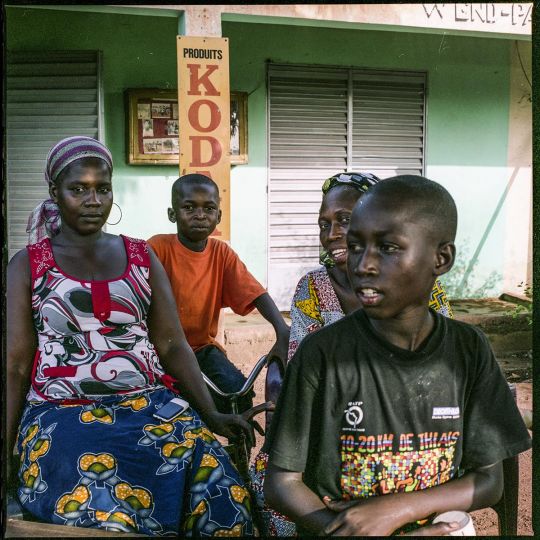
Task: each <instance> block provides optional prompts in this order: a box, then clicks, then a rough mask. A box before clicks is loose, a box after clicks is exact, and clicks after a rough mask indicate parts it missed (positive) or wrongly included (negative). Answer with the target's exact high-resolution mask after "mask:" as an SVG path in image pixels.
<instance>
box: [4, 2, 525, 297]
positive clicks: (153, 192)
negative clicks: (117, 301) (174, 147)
mask: <svg viewBox="0 0 540 540" xmlns="http://www.w3.org/2000/svg"><path fill="white" fill-rule="evenodd" d="M6 24H7V47H8V49H14V50H32V49H40V50H43V49H45V50H46V49H50V50H58V49H101V50H102V51H103V58H104V72H103V76H104V98H105V135H106V142H107V144H109V146H110V147H111V150H112V152H113V156H114V159H115V173H114V182H115V183H114V186H115V200H116V202H118V203H119V204H120V205H121V206H122V209H123V215H124V217H123V220H122V222H121V223H120V224H119V225H118V226H116V227H110V229H109V230H110V231H111V232H125V233H127V234H130V235H133V236H138V237H143V238H147V237H149V236H150V235H152V234H155V233H157V232H173V231H174V227H173V226H172V224H170V223H169V222H168V220H167V217H166V208H167V206H168V205H169V191H170V186H171V184H172V182H173V181H174V179H175V178H176V177H177V171H178V169H177V167H175V166H168V167H153V166H129V165H127V164H126V161H125V138H126V135H125V130H126V128H125V109H124V101H123V91H124V90H125V89H126V88H130V87H133V88H141V87H160V88H171V87H175V86H176V82H175V81H176V49H175V38H176V34H177V29H178V21H177V19H176V18H175V17H153V16H148V15H145V16H142V15H141V16H138V15H120V14H111V13H103V14H98V13H81V12H68V11H54V10H42V9H40V10H35V9H28V8H7V23H6ZM222 34H223V36H225V37H229V38H230V62H231V89H234V90H239V91H246V92H248V94H249V112H248V116H249V124H248V137H249V140H248V144H249V148H248V151H249V163H248V164H247V165H241V166H236V167H233V170H232V173H231V209H232V226H231V243H232V246H233V247H234V248H235V249H236V250H237V251H238V252H239V254H240V256H241V257H242V258H243V259H244V260H245V261H246V264H247V265H248V267H249V268H250V270H251V271H252V272H253V273H254V274H255V276H256V277H257V278H258V279H260V280H261V281H262V282H265V281H266V244H267V236H266V235H267V231H266V226H267V224H266V221H267V208H266V187H267V172H266V160H267V136H266V68H265V65H266V61H267V60H271V61H275V62H288V63H305V64H326V65H342V66H356V67H369V68H391V69H397V68H399V69H411V70H425V71H427V73H428V96H427V103H428V110H427V144H426V164H427V167H426V173H427V175H428V176H429V177H431V178H433V179H435V180H438V181H440V182H441V183H443V184H444V185H445V186H446V187H447V188H448V189H449V190H450V192H451V193H452V194H453V195H454V197H455V198H456V201H457V203H458V208H459V212H460V224H459V231H458V247H461V248H462V249H461V256H460V259H459V260H458V265H457V271H456V272H453V275H449V277H448V280H447V282H448V284H449V285H450V287H451V288H452V289H453V291H454V294H459V295H462V294H468V295H471V294H474V293H475V292H479V291H480V292H488V293H490V294H498V293H500V292H501V291H502V288H503V284H504V285H505V286H506V285H507V284H511V283H512V282H513V281H515V280H514V276H515V277H517V276H518V275H521V274H523V272H525V275H526V266H527V260H528V257H529V253H528V245H526V246H525V244H527V242H528V238H529V235H528V233H529V221H527V218H526V217H523V216H524V214H523V207H524V206H523V205H525V206H526V205H527V204H529V207H530V199H527V198H526V197H525V198H523V196H522V194H523V193H524V191H523V190H525V191H526V189H527V187H526V185H527V181H529V186H530V172H527V171H526V170H525V169H523V168H522V167H525V168H526V167H527V166H530V158H529V162H527V151H528V150H527V149H526V147H523V146H519V148H516V149H514V146H515V145H512V146H510V145H509V134H510V133H523V126H524V125H525V126H529V133H530V104H529V110H527V108H526V106H524V105H523V102H518V101H519V100H518V98H519V89H520V88H521V86H520V85H521V82H520V79H519V71H518V70H517V68H516V63H515V59H514V60H513V56H512V55H513V54H514V53H513V50H514V49H513V47H514V45H513V42H512V41H508V40H504V39H494V38H493V39H492V38H475V37H463V36H438V35H429V34H415V33H407V32H399V33H398V32H396V33H394V32H387V31H373V30H352V29H335V28H332V29H330V28H313V27H302V26H287V25H276V24H272V25H270V24H250V23H243V22H228V21H223V23H222ZM523 45H524V42H520V46H521V47H522V49H520V50H521V51H522V58H523V57H526V58H528V62H529V65H530V47H529V48H528V50H527V45H528V44H527V43H526V42H525V46H523ZM524 139H525V140H524V144H525V143H526V140H527V135H525V136H524ZM529 140H530V138H529ZM516 163H518V164H519V167H521V169H520V175H521V176H520V180H514V182H513V184H512V185H511V187H510V189H509V190H508V193H507V196H506V197H505V199H504V200H503V201H502V204H499V203H501V200H502V197H503V195H504V194H505V190H506V188H507V186H508V182H509V179H510V178H511V174H512V171H513V170H514V168H515V166H516ZM527 163H529V165H527ZM527 175H528V176H527ZM521 178H523V180H521ZM528 178H529V180H527V179H528ZM321 180H322V179H321ZM518 185H519V186H520V189H521V190H522V191H521V192H520V194H518V193H517V192H518V191H519V190H518V189H516V188H515V186H518ZM517 202H519V203H520V205H521V206H519V205H517ZM497 210H498V211H497ZM516 213H517V214H519V215H520V216H521V217H522V218H523V219H521V221H520V223H519V224H518V225H517V227H516V226H515V225H514V226H513V227H512V229H513V230H512V233H511V234H510V236H508V238H507V233H506V231H507V230H508V226H507V223H508V221H510V222H512V223H513V219H514V218H513V217H512V216H513V215H516ZM515 237H519V238H520V239H521V240H523V239H526V240H524V241H521V240H520V243H517V244H516V243H515V242H514V241H513V239H514V238H515ZM503 239H504V240H503ZM503 243H505V245H507V246H508V249H507V248H504V249H503V248H502V247H501V246H502V245H503ZM516 250H517V251H516ZM476 251H478V256H477V257H476V259H477V263H476V264H475V266H474V268H472V269H471V272H470V273H469V275H468V281H467V283H466V284H465V286H464V287H462V288H461V291H460V290H459V286H460V284H461V281H462V279H461V278H462V275H463V272H464V271H466V270H467V267H468V266H469V262H470V260H471V258H472V257H473V255H474V254H475V252H476ZM509 258H512V260H513V261H514V263H515V264H514V263H513V266H512V265H509V264H508V260H509ZM523 268H525V270H523ZM503 275H504V278H503ZM491 282H493V283H491ZM491 284H493V286H492V287H491ZM486 289H489V290H486Z"/></svg>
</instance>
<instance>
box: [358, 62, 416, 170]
mask: <svg viewBox="0 0 540 540" xmlns="http://www.w3.org/2000/svg"><path fill="white" fill-rule="evenodd" d="M352 78H353V85H352V86H353V96H352V101H353V107H352V108H353V120H352V161H351V167H350V170H353V171H355V170H356V171H368V172H371V173H373V174H376V175H377V176H379V177H380V178H388V177H390V176H395V175H397V174H420V175H421V174H423V170H424V96H425V80H426V77H425V74H424V73H399V74H398V73H395V72H394V73H392V72H390V73H388V72H380V71H367V70H366V71H356V70H355V71H353V73H352Z"/></svg>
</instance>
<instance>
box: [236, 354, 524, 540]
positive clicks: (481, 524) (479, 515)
mask: <svg viewBox="0 0 540 540" xmlns="http://www.w3.org/2000/svg"><path fill="white" fill-rule="evenodd" d="M238 367H239V368H240V369H241V370H242V371H243V373H244V374H248V373H249V371H250V369H251V367H252V366H251V365H250V364H246V365H238ZM265 373H266V370H263V371H262V372H261V374H260V375H259V378H258V380H257V381H256V383H255V393H256V398H255V400H254V402H255V404H258V403H261V402H262V401H263V398H264V377H265ZM512 382H514V384H515V385H516V387H517V402H518V407H519V408H521V409H529V410H532V383H531V382H530V381H527V382H515V381H512ZM258 418H259V422H260V423H261V425H264V415H260V416H259V417H258ZM262 442H263V438H262V437H261V436H260V435H258V434H257V446H256V448H255V451H254V453H253V454H252V457H254V456H255V455H256V453H257V452H258V450H259V448H260V446H261V445H262ZM531 467H532V451H531V450H529V451H528V452H524V453H523V454H521V455H520V458H519V482H520V484H519V487H520V489H519V507H518V512H519V514H518V535H519V536H532V535H533V530H532V472H531ZM472 515H473V520H474V524H475V527H476V534H477V535H478V536H498V524H497V514H496V513H495V511H494V510H491V509H486V510H478V511H476V512H473V513H472Z"/></svg>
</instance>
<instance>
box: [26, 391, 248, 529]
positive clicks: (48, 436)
mask: <svg viewBox="0 0 540 540" xmlns="http://www.w3.org/2000/svg"><path fill="white" fill-rule="evenodd" d="M175 396H176V394H174V393H173V392H171V391H170V390H168V389H165V388H162V389H161V388H160V389H157V390H151V391H145V392H140V393H138V394H135V395H134V394H130V395H129V396H126V395H124V396H120V395H115V396H107V397H104V398H102V399H101V400H100V401H99V402H96V403H92V404H91V405H59V404H55V403H50V402H28V403H27V405H26V408H25V410H24V413H23V418H22V421H21V426H20V430H19V438H18V450H19V454H20V457H21V463H20V469H19V482H20V483H19V489H18V495H19V498H20V501H21V503H22V505H23V507H24V508H25V509H26V510H27V511H28V512H30V513H31V514H32V515H33V516H35V517H36V518H38V519H40V520H42V521H44V522H48V523H51V522H52V523H56V524H61V525H72V526H77V527H99V528H103V529H107V530H112V531H124V532H138V533H141V534H147V535H159V536H175V535H182V536H188V537H192V536H195V537H198V536H250V535H252V534H253V523H252V519H251V501H250V497H249V493H248V491H247V490H246V489H245V487H244V484H243V482H242V480H241V479H240V477H239V474H238V472H237V470H236V469H235V468H234V466H233V465H232V464H231V462H230V459H229V456H228V454H227V453H226V452H225V450H224V449H223V448H222V447H221V445H220V443H219V442H218V441H217V440H216V439H215V437H214V436H213V434H212V433H211V432H210V431H209V430H208V428H207V427H206V426H205V425H204V424H203V422H202V421H201V419H200V418H199V416H198V415H197V413H196V412H195V411H194V410H193V409H191V408H190V409H187V410H186V411H185V412H183V413H181V414H180V415H178V416H177V417H175V418H173V419H172V420H170V421H167V422H164V421H162V420H158V419H157V418H155V417H154V416H153V413H155V412H156V411H157V410H158V409H159V408H161V406H163V405H164V404H166V403H168V402H169V401H170V400H171V399H172V398H173V397H175Z"/></svg>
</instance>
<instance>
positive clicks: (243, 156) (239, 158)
mask: <svg viewBox="0 0 540 540" xmlns="http://www.w3.org/2000/svg"><path fill="white" fill-rule="evenodd" d="M247 162H248V154H247V93H246V92H231V164H232V165H241V164H242V163H247Z"/></svg>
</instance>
